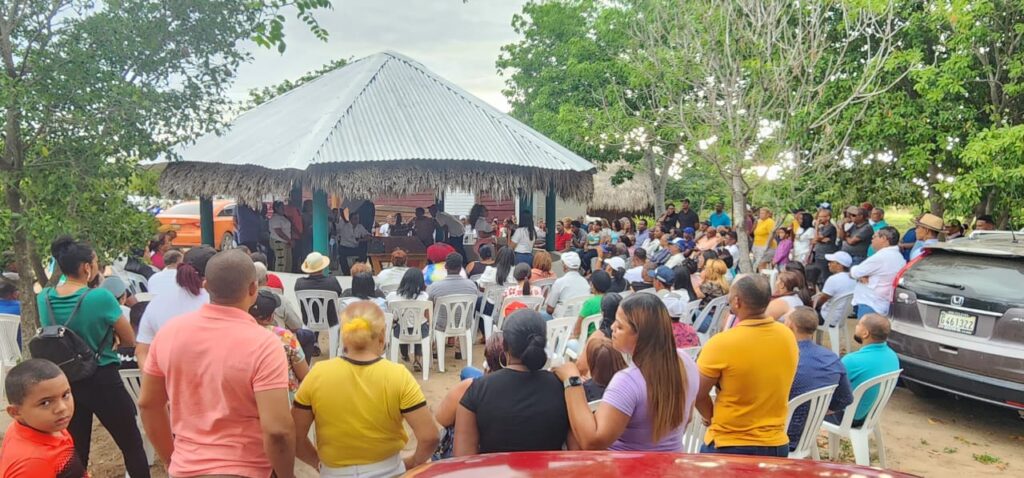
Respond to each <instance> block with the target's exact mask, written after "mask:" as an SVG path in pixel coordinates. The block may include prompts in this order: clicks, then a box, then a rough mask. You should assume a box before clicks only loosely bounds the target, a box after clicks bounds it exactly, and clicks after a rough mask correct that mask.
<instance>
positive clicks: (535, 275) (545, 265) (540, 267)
mask: <svg viewBox="0 0 1024 478" xmlns="http://www.w3.org/2000/svg"><path fill="white" fill-rule="evenodd" d="M553 278H555V273H554V272H552V271H551V254H549V253H548V251H545V250H543V249H541V250H538V251H536V252H534V253H533V271H532V275H531V276H530V281H532V282H537V281H539V280H544V279H553Z"/></svg>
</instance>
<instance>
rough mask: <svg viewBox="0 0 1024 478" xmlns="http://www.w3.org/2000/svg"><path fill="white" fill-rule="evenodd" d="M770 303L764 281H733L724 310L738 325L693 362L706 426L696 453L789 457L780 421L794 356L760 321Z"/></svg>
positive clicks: (771, 323) (777, 332)
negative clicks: (715, 394)
mask: <svg viewBox="0 0 1024 478" xmlns="http://www.w3.org/2000/svg"><path fill="white" fill-rule="evenodd" d="M771 300H772V289H771V285H770V284H769V283H768V277H767V276H764V275H760V274H756V275H746V276H740V277H739V278H738V279H736V280H735V281H734V282H733V283H732V287H731V289H730V290H729V307H730V308H731V309H732V312H733V314H735V315H736V318H737V319H738V321H739V323H738V324H737V325H736V326H735V327H733V328H731V329H728V330H725V331H724V332H720V333H718V334H716V335H715V336H714V337H711V339H710V340H708V342H707V344H705V345H704V348H702V349H701V352H700V355H699V356H698V357H697V368H698V369H699V370H700V389H699V391H698V392H697V402H696V407H697V411H699V412H700V414H701V416H702V417H704V423H705V424H707V425H708V431H707V435H705V438H704V441H705V443H704V445H703V446H701V449H700V451H701V453H727V454H734V455H759V456H776V457H786V456H788V455H789V436H788V435H787V434H786V415H787V414H788V411H789V389H790V385H792V383H793V377H794V376H795V375H796V368H797V361H798V359H799V354H798V349H797V345H796V341H795V340H793V332H791V331H790V330H789V329H787V328H786V326H785V325H782V324H781V323H779V322H777V321H775V319H773V318H772V317H767V316H765V315H764V311H765V309H766V308H767V307H768V303H769V302H771ZM716 386H717V387H718V397H717V398H716V399H715V400H714V401H713V402H712V400H711V395H710V394H711V389H712V388H713V387H716Z"/></svg>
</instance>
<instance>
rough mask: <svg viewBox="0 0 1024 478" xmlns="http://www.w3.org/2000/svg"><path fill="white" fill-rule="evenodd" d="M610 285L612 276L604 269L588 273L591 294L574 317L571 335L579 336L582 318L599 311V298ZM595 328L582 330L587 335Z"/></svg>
mask: <svg viewBox="0 0 1024 478" xmlns="http://www.w3.org/2000/svg"><path fill="white" fill-rule="evenodd" d="M611 285H612V278H611V277H610V276H609V275H608V273H607V272H605V271H602V270H597V271H594V273H593V274H591V275H590V294H591V296H590V298H589V299H587V300H586V302H584V303H583V305H582V306H581V307H580V313H579V316H578V317H577V318H576V325H575V326H573V329H572V336H573V337H579V336H580V327H582V325H583V319H585V318H587V317H590V316H591V315H596V314H600V313H601V299H602V298H603V297H604V294H605V293H607V292H608V289H609V288H610V287H611ZM595 330H596V328H595V329H594V330H586V331H584V336H585V337H586V336H589V335H590V334H592V333H594V331H595Z"/></svg>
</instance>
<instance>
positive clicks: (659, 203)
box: [644, 148, 668, 221]
mask: <svg viewBox="0 0 1024 478" xmlns="http://www.w3.org/2000/svg"><path fill="white" fill-rule="evenodd" d="M644 169H646V170H647V175H648V177H649V178H650V180H651V186H652V187H653V188H654V219H655V221H657V220H658V218H660V217H661V215H662V214H665V187H666V185H667V184H668V175H667V174H666V175H661V176H659V175H658V163H657V161H655V158H654V152H653V151H651V149H650V148H647V151H645V152H644Z"/></svg>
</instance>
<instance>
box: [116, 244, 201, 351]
mask: <svg viewBox="0 0 1024 478" xmlns="http://www.w3.org/2000/svg"><path fill="white" fill-rule="evenodd" d="M215 254H217V251H216V250H214V249H213V248H212V247H210V246H200V247H194V248H192V249H189V250H188V252H186V253H185V257H184V258H182V263H181V265H179V266H178V270H177V272H176V273H175V276H174V287H173V288H172V287H168V288H166V289H167V290H162V291H161V292H160V294H157V295H155V296H154V297H153V300H152V301H150V303H149V306H148V307H146V312H145V313H143V314H142V321H141V322H140V323H139V334H138V336H137V337H136V339H135V340H136V342H137V344H136V348H135V355H136V357H138V360H139V367H140V368H142V366H143V365H144V364H145V363H146V355H147V354H149V344H151V343H153V338H155V337H156V333H157V331H159V330H160V328H161V327H163V326H164V324H166V323H167V322H169V321H170V320H171V319H173V318H175V317H177V316H179V315H183V314H188V313H192V312H195V311H197V310H199V308H200V307H202V306H203V305H204V304H209V303H210V296H209V294H207V293H206V290H204V289H203V281H204V280H205V277H206V263H207V262H209V261H210V258H212V257H213V256H214V255H215Z"/></svg>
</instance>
